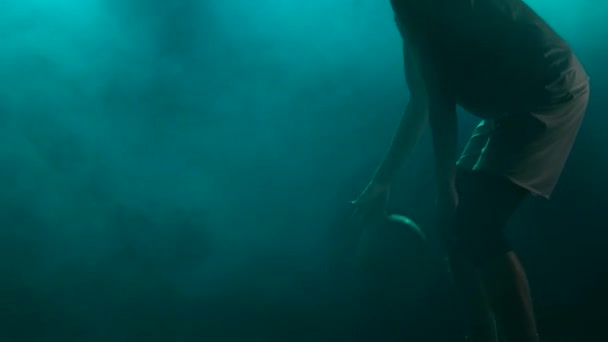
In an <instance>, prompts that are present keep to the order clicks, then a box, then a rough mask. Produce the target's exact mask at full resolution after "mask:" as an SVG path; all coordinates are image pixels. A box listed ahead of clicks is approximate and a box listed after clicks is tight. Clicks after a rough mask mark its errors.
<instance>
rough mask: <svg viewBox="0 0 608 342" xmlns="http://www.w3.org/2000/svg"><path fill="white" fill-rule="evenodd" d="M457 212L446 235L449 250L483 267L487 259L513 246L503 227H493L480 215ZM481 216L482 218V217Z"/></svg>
mask: <svg viewBox="0 0 608 342" xmlns="http://www.w3.org/2000/svg"><path fill="white" fill-rule="evenodd" d="M476 215H477V216H478V217H475V216H474V215H464V213H458V212H457V213H456V215H455V216H454V218H453V219H452V222H451V225H450V229H449V230H448V232H447V236H446V245H447V248H448V252H449V253H450V254H452V255H456V254H457V255H459V256H460V257H464V258H466V259H467V260H469V261H470V262H471V263H473V264H474V265H475V266H478V267H481V266H482V265H483V264H485V263H486V262H487V261H489V260H492V259H495V258H496V257H498V256H500V255H503V254H505V253H508V252H509V251H510V250H511V248H510V246H509V244H508V242H507V239H506V237H505V236H504V234H503V232H502V227H493V226H491V225H490V224H488V222H487V221H486V220H483V219H482V217H479V215H483V214H481V213H478V214H476ZM480 218H481V219H480ZM484 221H485V222H484Z"/></svg>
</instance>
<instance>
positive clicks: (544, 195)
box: [457, 163, 551, 200]
mask: <svg viewBox="0 0 608 342" xmlns="http://www.w3.org/2000/svg"><path fill="white" fill-rule="evenodd" d="M457 164H458V166H460V167H463V168H465V169H470V170H474V171H478V170H479V171H483V172H488V173H491V174H493V175H495V176H498V177H504V178H506V179H507V180H508V181H509V182H511V183H513V184H515V185H517V186H519V187H522V188H524V189H526V190H528V191H529V192H530V194H531V195H532V196H534V197H542V198H544V199H547V200H550V199H551V193H544V192H541V191H538V190H536V189H534V188H533V187H530V186H529V185H525V184H522V183H521V182H520V181H518V180H516V179H515V178H513V177H511V176H509V175H505V174H504V173H501V172H496V171H494V170H492V169H489V168H487V167H479V166H477V165H475V166H473V167H472V168H471V167H470V166H469V167H467V166H466V165H464V164H460V163H457Z"/></svg>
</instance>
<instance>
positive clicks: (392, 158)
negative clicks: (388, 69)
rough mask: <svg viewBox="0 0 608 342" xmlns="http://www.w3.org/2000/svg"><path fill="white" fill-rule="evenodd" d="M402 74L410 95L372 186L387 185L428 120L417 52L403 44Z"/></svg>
mask: <svg viewBox="0 0 608 342" xmlns="http://www.w3.org/2000/svg"><path fill="white" fill-rule="evenodd" d="M403 50H404V64H405V74H406V80H407V84H408V88H409V91H410V99H409V102H408V105H407V107H406V109H405V113H404V114H403V117H402V118H401V121H400V123H399V126H398V127H397V130H396V132H395V134H394V136H393V141H392V144H391V147H390V148H389V150H388V153H387V154H386V156H385V158H384V160H383V161H382V163H381V164H380V166H379V167H378V169H377V170H376V173H375V175H374V179H373V182H374V183H376V184H382V185H388V184H390V183H391V182H392V180H393V178H394V177H395V174H396V173H397V171H398V170H399V167H400V166H401V165H402V164H403V162H404V161H405V159H406V158H408V157H409V156H410V155H411V154H412V152H413V150H414V148H415V147H416V146H417V145H418V142H419V141H420V138H421V137H422V134H423V133H424V126H425V125H426V122H427V119H428V105H427V95H426V90H425V85H424V81H423V79H422V76H421V74H420V70H421V68H420V63H419V58H418V55H417V53H416V51H415V50H414V49H413V47H412V46H410V45H409V44H407V42H405V41H404V44H403Z"/></svg>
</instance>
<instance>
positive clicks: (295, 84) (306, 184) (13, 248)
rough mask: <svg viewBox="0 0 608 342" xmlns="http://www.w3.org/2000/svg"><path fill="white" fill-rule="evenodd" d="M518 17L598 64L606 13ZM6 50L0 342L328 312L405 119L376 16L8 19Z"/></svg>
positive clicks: (103, 2)
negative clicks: (344, 249) (343, 242)
mask: <svg viewBox="0 0 608 342" xmlns="http://www.w3.org/2000/svg"><path fill="white" fill-rule="evenodd" d="M531 3H533V5H534V7H535V8H538V9H539V11H540V12H541V13H543V12H546V13H547V15H548V17H549V19H550V21H552V22H555V24H556V25H558V27H559V28H560V30H561V31H563V32H564V35H565V36H567V37H571V39H573V40H576V45H579V46H580V48H581V49H588V50H593V51H595V49H598V44H599V42H600V39H599V37H600V36H605V30H603V31H602V30H601V28H600V25H599V23H601V20H602V18H603V16H604V15H605V14H606V11H608V8H607V7H606V6H605V5H597V4H595V5H594V6H593V7H592V6H590V5H589V3H590V2H579V3H577V4H576V5H572V4H569V5H568V8H565V7H559V5H557V4H556V3H555V2H548V1H541V0H537V1H534V2H531ZM564 6H565V5H564ZM571 6H575V7H574V8H571ZM598 6H600V7H598ZM566 10H567V13H568V16H567V17H566V16H564V15H563V13H564V11H566ZM601 13H603V15H600V14H601ZM583 32H584V34H583ZM0 38H1V40H2V44H0V113H2V114H1V116H0V175H1V177H0V186H1V188H2V192H0V202H1V204H2V206H1V208H2V209H0V222H2V227H3V228H2V230H0V255H1V257H2V258H1V260H2V262H0V273H2V274H5V275H6V277H5V278H4V280H3V282H2V284H0V291H2V292H3V293H5V294H6V296H5V297H6V298H12V299H6V300H3V301H1V302H0V305H2V306H4V308H6V310H0V311H2V312H3V315H5V316H6V318H7V320H5V322H4V324H5V325H6V328H7V330H6V331H7V332H6V334H7V336H9V335H11V334H13V333H15V332H16V331H17V330H18V329H14V328H15V327H18V328H22V329H21V330H22V331H21V333H20V334H22V335H20V336H21V337H19V338H15V337H14V336H12V337H10V338H9V337H7V338H8V340H11V341H12V340H14V341H17V340H19V341H25V340H26V339H25V338H27V337H28V336H29V338H32V339H34V340H36V339H38V338H39V336H44V335H47V336H63V337H64V338H74V340H91V341H92V340H93V339H94V338H97V339H99V340H112V341H121V340H125V341H126V340H130V338H132V337H133V336H148V337H149V338H152V336H154V332H158V331H159V329H161V330H162V329H163V328H161V327H150V325H154V324H153V323H154V322H160V321H163V320H164V321H170V320H173V321H174V322H182V323H179V324H182V325H183V326H181V325H180V328H179V329H181V330H180V331H183V334H185V335H184V337H183V338H184V339H186V338H187V337H185V336H186V335H187V332H188V331H189V330H188V328H187V327H186V326H187V325H188V324H196V322H194V320H193V319H192V318H190V319H188V318H185V317H192V316H193V315H194V313H195V312H196V313H197V314H198V315H199V316H201V317H207V318H209V317H212V316H214V315H216V316H217V317H215V319H216V320H218V321H219V320H221V319H222V318H226V317H231V316H230V313H225V315H222V314H218V311H217V310H219V311H221V309H220V308H219V306H220V304H214V303H216V302H214V301H219V299H218V298H223V300H227V301H228V300H232V301H233V306H230V308H231V309H226V310H232V309H234V308H239V307H240V308H243V307H247V305H249V306H250V307H252V308H254V307H255V308H258V307H263V306H264V305H266V304H264V303H267V302H273V303H275V304H276V306H277V307H279V304H278V303H276V301H278V300H279V299H277V298H283V299H289V300H292V301H293V303H292V304H291V305H292V306H293V307H295V309H294V312H297V311H298V309H300V311H306V310H308V311H311V310H312V309H311V306H314V305H313V304H311V302H309V301H307V300H306V294H299V292H298V291H295V292H294V288H296V289H298V288H299V289H300V290H299V291H301V292H308V293H316V295H317V296H318V299H317V301H318V302H323V300H322V299H323V298H329V297H332V296H337V294H336V293H333V292H332V291H333V290H331V289H327V290H319V289H320V288H322V287H323V286H329V285H328V283H329V282H330V279H323V277H325V276H326V275H327V274H328V273H329V271H328V267H327V265H326V263H327V262H328V259H329V256H330V255H331V253H332V250H333V248H334V246H333V245H332V244H331V242H332V241H331V239H329V238H328V236H330V235H331V231H332V229H333V227H334V226H336V225H338V226H340V225H341V224H337V223H336V222H341V220H342V219H343V217H346V216H347V215H346V213H347V211H348V208H347V207H346V206H344V207H342V204H346V202H347V201H348V200H350V199H351V198H352V197H353V196H355V195H356V194H357V191H358V190H359V187H361V186H363V185H364V184H365V181H366V180H367V177H368V176H369V175H370V174H371V172H372V170H373V168H374V166H375V165H376V163H377V162H378V161H379V160H380V158H381V157H382V155H383V153H384V151H385V149H386V147H387V146H388V143H389V142H390V138H391V135H392V132H393V129H394V127H395V124H396V123H397V121H398V120H399V116H400V115H401V110H402V108H403V106H404V105H405V103H406V100H407V89H406V87H405V83H404V76H403V70H402V60H401V45H400V41H399V36H398V33H397V31H396V29H395V27H394V24H393V21H392V13H391V10H390V5H389V2H388V1H360V0H335V1H308V2H300V3H293V2H287V1H274V0H265V1H241V0H223V1H195V0H183V1H176V2H168V1H160V0H159V1H150V0H147V1H144V0H131V1H119V0H91V1H76V0H60V1H43V0H21V1H4V2H2V3H1V4H0ZM470 124H472V120H469V121H467V122H465V125H470ZM428 145H429V143H428V141H425V142H424V143H423V149H424V151H423V152H428ZM423 152H420V155H417V156H415V158H414V159H415V162H414V163H413V164H412V165H411V166H410V168H409V169H408V170H407V171H405V175H406V176H407V177H409V178H412V177H414V176H421V175H426V174H427V173H428V168H429V166H428V161H427V159H426V156H425V155H423ZM422 158H424V159H422ZM418 162H420V163H419V164H417V163H418ZM425 186H426V185H425V183H424V182H419V183H418V184H416V185H415V186H414V188H413V191H412V193H411V195H409V196H408V197H407V198H406V199H403V200H405V201H409V202H411V204H412V206H413V207H415V208H417V207H423V206H424V205H425V203H426V202H424V200H423V201H420V202H417V199H418V198H417V197H415V196H414V194H416V193H421V192H423V191H424V189H425ZM414 202H417V203H414ZM342 214H344V215H342ZM420 216H421V219H422V218H423V217H422V216H423V215H420ZM342 226H343V224H342ZM303 279H307V280H303ZM315 291H317V292H315ZM337 292H339V291H337ZM294 293H295V294H294ZM254 297H256V298H259V299H258V301H259V302H255V303H251V301H252V300H253V299H252V298H254ZM185 303H189V304H185ZM197 303H198V304H197ZM200 303H204V304H200ZM218 303H219V302H218ZM234 303H236V304H234ZM197 305H199V306H200V307H198V306H197ZM214 305H215V306H214ZM212 309H213V310H216V311H215V312H211V311H213V310H212ZM251 310H253V312H257V313H258V314H259V313H260V312H262V311H263V309H259V310H260V311H259V312H258V311H256V310H258V309H251ZM244 311H246V312H248V311H247V310H245V309H244ZM53 317H54V318H53ZM134 317H139V318H137V319H136V318H134ZM209 319H210V318H209ZM320 319H321V318H320ZM22 320H30V321H29V322H30V324H31V325H34V326H39V327H41V328H40V329H38V330H37V329H33V330H32V329H27V328H25V326H26V325H25V323H23V322H22V323H18V322H20V321H22ZM150 322H152V323H150ZM11 324H14V325H13V326H12V327H11ZM175 324H178V323H175ZM100 327H102V328H100ZM134 327H139V328H134ZM143 327H147V328H143ZM138 329H143V331H139V330H138ZM155 329H156V330H155ZM176 329H177V328H176ZM201 329H202V328H201ZM252 329H253V328H252ZM169 330H170V329H169ZM23 331H25V332H23ZM37 334H40V335H37ZM193 334H194V333H193ZM195 335H196V334H195ZM24 336H25V337H24ZM58 338H59V337H58ZM131 340H132V339H131Z"/></svg>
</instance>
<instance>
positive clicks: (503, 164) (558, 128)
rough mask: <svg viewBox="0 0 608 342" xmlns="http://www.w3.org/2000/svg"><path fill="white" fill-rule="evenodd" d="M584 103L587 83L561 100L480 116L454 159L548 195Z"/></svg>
mask: <svg viewBox="0 0 608 342" xmlns="http://www.w3.org/2000/svg"><path fill="white" fill-rule="evenodd" d="M588 102H589V86H588V85H587V86H586V87H584V88H583V89H580V90H579V91H577V92H576V94H575V95H573V96H572V98H570V99H569V100H568V101H565V102H563V103H561V104H558V105H554V106H550V107H547V108H542V109H540V110H535V111H533V112H528V113H524V114H522V115H510V116H508V117H506V118H502V119H486V120H483V121H482V122H481V123H480V124H479V125H478V126H477V128H475V130H474V132H473V135H472V136H471V138H470V139H469V142H468V143H467V145H466V147H465V148H464V151H463V153H462V155H461V157H460V159H459V161H458V165H459V166H460V167H463V168H466V169H471V170H481V171H486V172H489V173H492V174H495V175H498V176H504V177H506V178H508V179H509V180H511V181H512V182H513V183H515V184H517V185H519V186H521V187H523V188H526V189H528V190H529V191H530V192H531V193H533V194H536V195H539V196H542V197H545V198H549V197H550V196H551V193H552V192H553V189H554V188H555V185H556V184H557V181H558V179H559V177H560V175H561V173H562V170H563V168H564V165H565V164H566V161H567V159H568V156H569V155H570V150H571V149H572V146H573V144H574V141H575V139H576V135H577V134H578V131H579V128H580V126H581V122H582V120H583V117H584V114H585V111H586V109H587V103H588Z"/></svg>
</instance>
